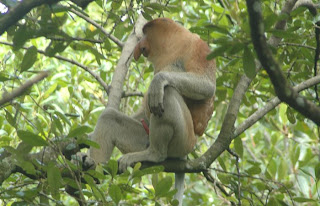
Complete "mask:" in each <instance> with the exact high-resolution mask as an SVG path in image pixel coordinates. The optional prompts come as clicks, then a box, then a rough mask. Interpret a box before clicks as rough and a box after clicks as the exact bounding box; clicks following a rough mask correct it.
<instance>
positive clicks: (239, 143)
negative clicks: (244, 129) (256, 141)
mask: <svg viewBox="0 0 320 206" xmlns="http://www.w3.org/2000/svg"><path fill="white" fill-rule="evenodd" d="M234 149H235V151H236V153H237V154H238V155H239V156H240V158H242V157H243V144H242V140H241V138H240V137H238V138H235V139H234Z"/></svg>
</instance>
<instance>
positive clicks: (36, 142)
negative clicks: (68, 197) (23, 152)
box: [17, 130, 48, 146]
mask: <svg viewBox="0 0 320 206" xmlns="http://www.w3.org/2000/svg"><path fill="white" fill-rule="evenodd" d="M17 133H18V136H19V138H20V139H21V140H22V141H24V142H25V143H27V144H29V145H32V146H47V145H48V142H47V141H46V140H45V139H43V138H42V137H40V136H38V135H36V134H34V133H32V132H29V131H23V130H18V131H17Z"/></svg>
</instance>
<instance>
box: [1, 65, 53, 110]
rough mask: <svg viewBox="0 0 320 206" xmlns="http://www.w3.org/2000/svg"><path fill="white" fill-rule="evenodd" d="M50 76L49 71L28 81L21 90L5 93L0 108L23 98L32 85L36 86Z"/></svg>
mask: <svg viewBox="0 0 320 206" xmlns="http://www.w3.org/2000/svg"><path fill="white" fill-rule="evenodd" d="M48 75H49V72H48V71H42V72H40V74H38V75H37V76H35V77H33V78H32V79H30V80H28V81H26V82H25V83H24V84H23V85H21V86H20V87H19V88H17V89H15V90H13V91H12V92H10V93H9V94H8V93H4V94H3V95H4V96H3V98H2V99H0V106H1V105H4V104H5V103H7V102H10V101H12V100H13V99H14V98H17V97H19V96H21V95H22V94H23V93H24V92H25V91H26V90H27V89H29V88H30V87H31V86H32V85H34V84H36V83H37V82H39V81H41V80H43V79H44V78H46V77H47V76H48Z"/></svg>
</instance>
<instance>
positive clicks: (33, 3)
mask: <svg viewBox="0 0 320 206" xmlns="http://www.w3.org/2000/svg"><path fill="white" fill-rule="evenodd" d="M59 1H60V0H24V1H21V3H19V4H18V5H17V6H15V7H14V8H12V9H10V11H9V12H8V13H7V14H5V15H4V16H3V17H2V18H1V19H0V36H1V35H2V34H3V33H4V32H5V31H6V30H7V29H8V28H9V27H10V26H12V25H14V24H16V23H17V22H18V21H19V20H20V19H22V18H23V17H24V16H25V15H26V14H27V13H29V12H30V11H31V9H33V8H35V7H37V6H40V5H42V4H52V3H57V2H59Z"/></svg>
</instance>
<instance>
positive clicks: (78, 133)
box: [67, 126, 92, 137]
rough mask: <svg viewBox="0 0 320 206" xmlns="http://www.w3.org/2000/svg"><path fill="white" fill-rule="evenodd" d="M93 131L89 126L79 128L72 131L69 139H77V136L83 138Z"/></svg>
mask: <svg viewBox="0 0 320 206" xmlns="http://www.w3.org/2000/svg"><path fill="white" fill-rule="evenodd" d="M91 131H92V129H91V127H89V126H79V127H77V128H75V129H73V130H71V131H70V132H69V134H68V136H67V137H77V136H81V135H84V134H86V133H89V132H91Z"/></svg>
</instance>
